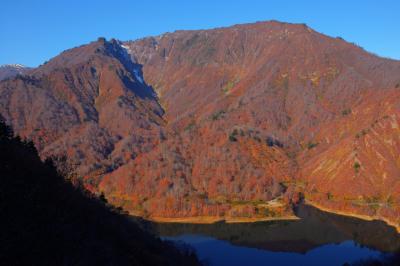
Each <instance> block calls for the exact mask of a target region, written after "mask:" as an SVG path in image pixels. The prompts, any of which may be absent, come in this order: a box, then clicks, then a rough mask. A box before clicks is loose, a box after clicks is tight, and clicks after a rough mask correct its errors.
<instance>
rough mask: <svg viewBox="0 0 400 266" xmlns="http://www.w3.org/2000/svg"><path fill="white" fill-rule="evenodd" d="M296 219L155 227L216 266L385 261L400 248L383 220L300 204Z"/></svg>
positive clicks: (325, 265) (331, 265)
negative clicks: (335, 212)
mask: <svg viewBox="0 0 400 266" xmlns="http://www.w3.org/2000/svg"><path fill="white" fill-rule="evenodd" d="M297 215H298V216H299V217H300V218H301V219H300V220H296V221H279V222H276V221H275V222H260V223H244V224H226V223H216V224H207V225H198V224H155V225H154V227H155V229H156V230H157V231H158V233H159V234H160V235H161V236H162V238H163V239H165V240H169V241H172V242H174V243H175V244H176V245H177V246H178V247H180V248H182V249H184V248H185V246H190V247H191V248H192V249H194V250H195V252H196V254H197V256H198V257H199V259H200V260H201V261H203V262H206V265H212V266H217V265H218V266H224V265H229V266H235V265H238V266H239V265H240V266H258V265H263V266H264V265H274V266H289V265H290V266H292V265H299V266H316V265H318V266H320V265H321V266H342V265H353V263H357V262H360V261H370V260H378V261H382V260H384V259H387V258H388V257H390V256H391V254H394V253H396V252H398V251H399V250H400V236H399V234H398V233H397V232H396V230H395V229H394V228H392V227H390V226H387V225H386V224H385V223H383V222H380V221H373V222H369V221H363V220H359V219H355V218H349V217H344V216H338V215H334V214H329V213H325V212H321V211H319V210H317V209H315V208H312V207H309V206H301V207H300V208H299V209H298V212H297ZM346 263H347V264H346ZM394 265H396V264H394ZM398 265H400V264H398Z"/></svg>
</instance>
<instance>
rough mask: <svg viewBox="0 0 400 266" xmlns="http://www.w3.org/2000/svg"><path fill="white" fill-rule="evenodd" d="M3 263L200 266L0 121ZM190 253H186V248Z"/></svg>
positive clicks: (190, 255)
mask: <svg viewBox="0 0 400 266" xmlns="http://www.w3.org/2000/svg"><path fill="white" fill-rule="evenodd" d="M0 160H1V164H0V184H1V185H0V195H1V196H0V197H1V201H0V217H1V220H2V226H3V229H4V230H2V231H1V233H0V244H1V250H0V259H1V261H2V264H4V265H198V263H197V261H196V258H195V256H194V255H192V254H191V253H186V254H184V253H183V252H182V253H181V252H179V251H177V249H175V248H174V247H173V246H172V245H171V244H168V243H166V242H162V241H161V240H160V239H158V238H156V237H155V236H154V235H152V234H151V233H149V232H147V231H144V230H143V229H142V226H141V225H140V224H139V223H137V222H134V221H132V218H129V217H127V216H126V215H125V214H123V213H121V212H120V211H119V210H118V209H115V208H112V207H110V205H108V204H106V203H104V200H103V201H101V200H100V199H98V198H96V197H94V196H93V195H91V194H90V193H87V192H86V191H85V190H82V189H79V188H76V187H74V186H72V185H71V184H70V183H69V182H66V181H65V180H64V178H63V177H62V176H60V175H59V174H58V173H57V172H56V169H55V168H54V166H53V165H52V162H51V161H50V160H47V161H46V162H42V161H41V160H40V158H39V156H38V155H37V151H36V149H35V148H34V146H33V144H32V143H31V142H22V141H21V140H20V139H19V138H13V137H12V132H11V131H10V130H9V128H7V127H6V126H5V125H4V123H3V122H0ZM188 251H189V252H190V250H188Z"/></svg>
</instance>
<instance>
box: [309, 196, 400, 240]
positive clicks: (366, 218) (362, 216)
mask: <svg viewBox="0 0 400 266" xmlns="http://www.w3.org/2000/svg"><path fill="white" fill-rule="evenodd" d="M304 203H305V204H306V205H309V206H312V207H314V208H317V209H318V210H321V211H324V212H329V213H333V214H337V215H342V216H348V217H354V218H358V219H361V220H364V221H383V222H385V223H386V224H387V225H388V226H392V227H394V228H395V229H396V231H397V233H399V234H400V225H396V224H395V223H393V222H392V221H389V220H388V219H386V218H384V217H379V216H369V215H365V214H357V213H351V212H345V211H336V210H333V209H330V208H327V207H324V206H322V205H319V204H317V203H315V202H313V201H310V200H307V199H306V200H305V201H304Z"/></svg>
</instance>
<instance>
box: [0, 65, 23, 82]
mask: <svg viewBox="0 0 400 266" xmlns="http://www.w3.org/2000/svg"><path fill="white" fill-rule="evenodd" d="M29 70H30V68H29V67H25V66H23V65H19V64H14V65H2V66H0V81H1V80H3V79H7V78H13V77H15V76H17V75H18V74H25V73H27V72H28V71H29Z"/></svg>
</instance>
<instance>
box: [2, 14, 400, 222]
mask: <svg viewBox="0 0 400 266" xmlns="http://www.w3.org/2000/svg"><path fill="white" fill-rule="evenodd" d="M399 87H400V62H398V61H394V60H388V59H382V58H379V57H376V56H374V55H371V54H369V53H367V52H365V51H364V50H362V49H361V48H359V47H357V46H354V45H352V44H349V43H346V42H345V41H343V40H342V39H339V38H336V39H334V38H330V37H327V36H324V35H321V34H319V33H317V32H315V31H313V30H312V29H310V28H308V27H307V26H305V25H298V24H285V23H279V22H262V23H255V24H246V25H237V26H233V27H229V28H220V29H214V30H202V31H177V32H174V33H168V34H164V35H162V36H158V37H150V38H145V39H141V40H137V41H132V42H125V43H119V42H117V41H111V42H105V41H104V40H102V39H101V40H99V41H98V42H95V43H92V44H89V45H87V46H82V47H79V48H75V49H72V50H70V51H67V52H64V53H63V54H61V55H60V56H58V57H56V58H55V59H53V60H51V61H50V62H49V63H48V64H46V65H44V66H42V67H40V68H38V69H36V70H35V71H34V72H33V73H32V76H30V77H29V78H28V77H26V78H16V79H14V80H9V81H5V82H2V83H1V85H0V95H1V98H0V99H1V100H0V101H1V105H0V113H1V114H3V116H5V117H6V118H7V121H9V122H10V123H11V124H12V126H13V128H14V130H15V131H16V132H17V133H18V134H21V135H22V136H24V137H28V138H31V139H33V140H34V141H35V143H36V145H37V146H38V147H39V149H40V151H41V154H42V155H43V156H49V155H60V154H61V155H63V154H65V155H67V157H68V158H69V162H70V164H71V165H72V166H73V167H74V168H75V169H76V171H77V173H78V174H79V175H81V176H85V183H86V185H87V186H88V187H90V188H92V189H93V190H95V191H103V192H104V193H105V194H106V196H107V197H108V198H109V199H110V200H111V201H112V202H114V203H115V204H117V205H122V206H124V207H125V208H126V209H128V210H130V211H131V212H132V213H136V214H140V215H149V216H153V217H154V216H167V217H180V216H198V215H214V216H215V215H220V216H224V215H225V216H260V215H265V213H267V212H269V210H267V211H266V210H265V206H264V205H265V204H259V203H261V202H265V201H269V200H272V199H277V198H284V199H285V200H286V202H289V201H290V199H292V198H293V196H294V195H295V194H296V193H295V192H296V191H302V192H304V193H305V195H306V197H308V198H309V199H312V200H314V201H318V202H319V203H321V204H324V205H325V206H331V204H332V205H334V206H333V207H332V208H335V209H343V208H345V209H346V210H348V211H358V212H360V213H364V214H371V206H374V207H372V209H373V211H374V212H375V213H374V215H377V216H385V217H390V220H391V221H395V222H397V219H398V215H399V214H400V211H399V210H397V208H398V205H397V204H398V203H399V201H400V198H399V196H400V187H399V180H400V179H399V176H400V175H399V173H400V161H399V157H400V156H398V154H399V151H400V146H399V144H400V142H399V128H398V123H399V122H400V121H399V104H400V102H399V100H398V99H399V97H398V96H399V93H400V88H399ZM153 88H154V91H153ZM156 93H157V94H156ZM159 103H160V104H159ZM161 106H162V107H161ZM364 130H365V131H364ZM371 199H372V200H373V201H377V202H378V203H379V205H377V206H378V207H376V205H371V204H370V203H371V202H370V201H371ZM366 201H368V204H365V203H366ZM388 201H389V203H390V204H389V203H388ZM356 203H358V205H357V204H356ZM345 206H346V207H345ZM285 211H286V210H279V211H277V212H278V214H282V213H285Z"/></svg>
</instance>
